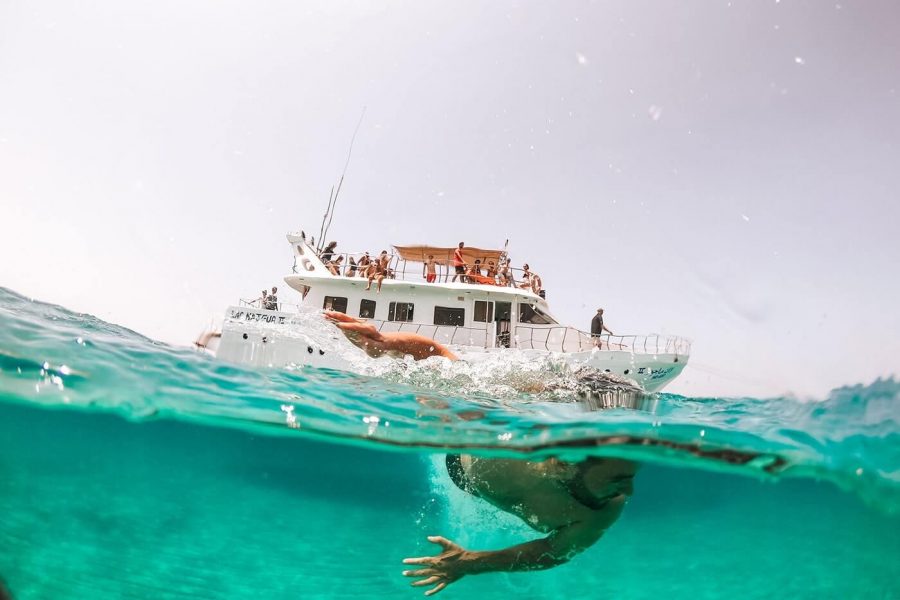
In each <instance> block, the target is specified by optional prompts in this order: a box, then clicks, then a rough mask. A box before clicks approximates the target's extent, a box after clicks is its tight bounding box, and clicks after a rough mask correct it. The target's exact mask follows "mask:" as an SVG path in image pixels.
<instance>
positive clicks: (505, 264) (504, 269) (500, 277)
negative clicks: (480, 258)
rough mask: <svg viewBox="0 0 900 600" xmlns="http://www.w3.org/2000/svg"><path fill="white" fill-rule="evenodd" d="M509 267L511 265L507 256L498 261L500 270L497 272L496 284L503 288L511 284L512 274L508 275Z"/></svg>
mask: <svg viewBox="0 0 900 600" xmlns="http://www.w3.org/2000/svg"><path fill="white" fill-rule="evenodd" d="M511 267H512V263H511V262H510V260H509V256H508V255H507V256H505V257H503V258H501V259H500V269H499V270H498V271H497V283H498V284H499V285H502V286H504V287H505V286H508V285H512V284H513V280H512V274H511V273H510V268H511Z"/></svg>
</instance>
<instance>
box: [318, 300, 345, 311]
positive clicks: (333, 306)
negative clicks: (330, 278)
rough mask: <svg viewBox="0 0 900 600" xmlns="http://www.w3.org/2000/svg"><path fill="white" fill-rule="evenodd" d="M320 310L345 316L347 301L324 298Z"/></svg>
mask: <svg viewBox="0 0 900 600" xmlns="http://www.w3.org/2000/svg"><path fill="white" fill-rule="evenodd" d="M322 308H324V309H325V310H334V311H337V312H342V313H344V314H346V313H347V299H346V298H342V297H340V296H325V302H323V303H322Z"/></svg>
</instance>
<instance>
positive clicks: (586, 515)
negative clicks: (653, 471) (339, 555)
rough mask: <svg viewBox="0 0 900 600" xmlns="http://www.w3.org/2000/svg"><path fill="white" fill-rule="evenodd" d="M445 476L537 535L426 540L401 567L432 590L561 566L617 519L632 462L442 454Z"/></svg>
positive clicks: (370, 343) (396, 348) (388, 349)
mask: <svg viewBox="0 0 900 600" xmlns="http://www.w3.org/2000/svg"><path fill="white" fill-rule="evenodd" d="M325 316H326V318H328V319H329V320H331V321H332V322H333V323H335V325H337V327H338V328H339V329H340V330H341V331H342V332H343V333H344V335H346V336H347V338H348V339H349V340H350V341H351V342H352V343H354V344H355V345H357V346H358V347H360V348H362V349H363V350H364V351H365V352H366V353H367V354H368V355H369V356H372V357H379V356H383V355H385V354H388V355H392V356H399V357H403V356H407V355H409V356H412V357H413V359H415V360H421V359H424V358H429V357H432V356H440V357H443V358H446V359H448V360H454V361H455V360H458V358H457V356H456V355H455V354H454V353H453V352H452V351H450V350H449V349H448V348H446V347H445V346H443V345H442V344H439V343H438V342H436V341H435V340H432V339H430V338H427V337H425V336H423V335H419V334H417V333H408V332H390V333H382V332H380V331H378V330H377V329H376V328H375V326H374V325H371V324H370V323H366V322H364V321H361V320H359V319H355V318H353V317H350V316H349V315H345V314H343V313H337V312H328V313H325ZM445 464H446V468H447V473H448V475H449V476H450V479H451V480H452V481H453V482H454V483H455V484H456V485H457V486H459V487H460V488H461V489H462V490H463V491H465V492H467V493H469V494H471V495H473V496H475V497H476V498H481V499H483V500H485V501H487V502H488V503H490V504H492V505H494V506H495V507H497V508H499V509H500V510H502V511H504V512H508V513H510V514H513V515H515V516H517V517H519V518H521V519H522V520H523V521H524V522H525V523H526V524H528V526H530V527H532V528H533V529H535V530H537V531H539V532H541V533H545V534H547V536H546V537H544V538H539V539H536V540H532V541H530V542H525V543H522V544H517V545H515V546H511V547H509V548H505V549H502V550H486V551H471V550H466V549H465V548H463V547H462V546H460V545H458V544H456V543H454V542H452V541H450V540H448V539H446V538H444V537H441V536H429V537H428V541H429V542H432V543H434V544H437V545H439V546H440V548H441V551H440V553H439V554H436V555H434V556H420V557H414V558H406V559H404V560H403V562H404V564H407V565H413V566H414V568H412V569H407V570H405V571H403V575H404V576H406V577H410V578H414V579H415V581H413V582H412V585H413V586H416V587H423V586H429V587H431V589H429V590H427V591H426V592H425V595H426V596H430V595H433V594H436V593H438V592H440V591H441V590H443V589H444V588H446V587H447V586H448V585H450V584H451V583H453V582H454V581H458V580H460V579H461V578H463V577H465V576H466V575H478V574H481V573H490V572H496V571H536V570H541V569H549V568H552V567H555V566H558V565H561V564H563V563H565V562H567V561H569V560H570V559H571V558H573V557H574V556H575V555H577V554H579V553H580V552H583V551H584V550H586V549H587V548H589V547H590V546H591V545H593V544H594V543H595V542H596V541H597V540H599V539H600V537H601V536H602V535H603V533H604V532H605V531H606V530H607V529H609V527H610V526H612V524H613V523H615V521H616V520H617V519H618V518H619V515H620V514H621V513H622V509H623V508H624V507H625V503H626V501H627V499H628V497H629V496H631V494H632V493H633V479H634V475H635V473H636V472H637V468H638V467H637V464H636V463H634V462H631V461H627V460H621V459H613V458H596V457H591V458H588V459H586V460H585V461H583V462H580V463H570V462H564V461H561V460H558V459H556V458H549V459H547V460H545V461H542V462H532V461H521V460H513V459H506V458H488V457H476V456H472V455H468V454H462V455H457V454H449V455H448V456H447V458H446V460H445Z"/></svg>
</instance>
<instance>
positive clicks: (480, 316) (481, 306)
mask: <svg viewBox="0 0 900 600" xmlns="http://www.w3.org/2000/svg"><path fill="white" fill-rule="evenodd" d="M473 318H474V319H475V320H476V321H478V322H479V323H491V322H492V321H493V320H494V303H493V302H485V301H484V300H476V301H475V315H474V316H473Z"/></svg>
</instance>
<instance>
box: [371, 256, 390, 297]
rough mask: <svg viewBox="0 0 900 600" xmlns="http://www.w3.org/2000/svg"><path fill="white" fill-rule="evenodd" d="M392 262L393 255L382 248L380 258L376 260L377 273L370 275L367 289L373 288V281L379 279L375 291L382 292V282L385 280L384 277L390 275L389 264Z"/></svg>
mask: <svg viewBox="0 0 900 600" xmlns="http://www.w3.org/2000/svg"><path fill="white" fill-rule="evenodd" d="M390 264H391V257H390V255H389V254H388V253H387V250H382V251H381V254H380V255H379V256H378V259H377V260H376V261H375V273H374V275H373V276H370V277H369V285H367V286H366V290H367V291H368V290H370V289H372V281H373V280H374V281H377V282H378V286H377V287H376V288H375V293H376V294H378V293H381V284H382V283H383V282H384V278H385V277H387V276H388V273H389V271H390V267H389V265H390Z"/></svg>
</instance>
